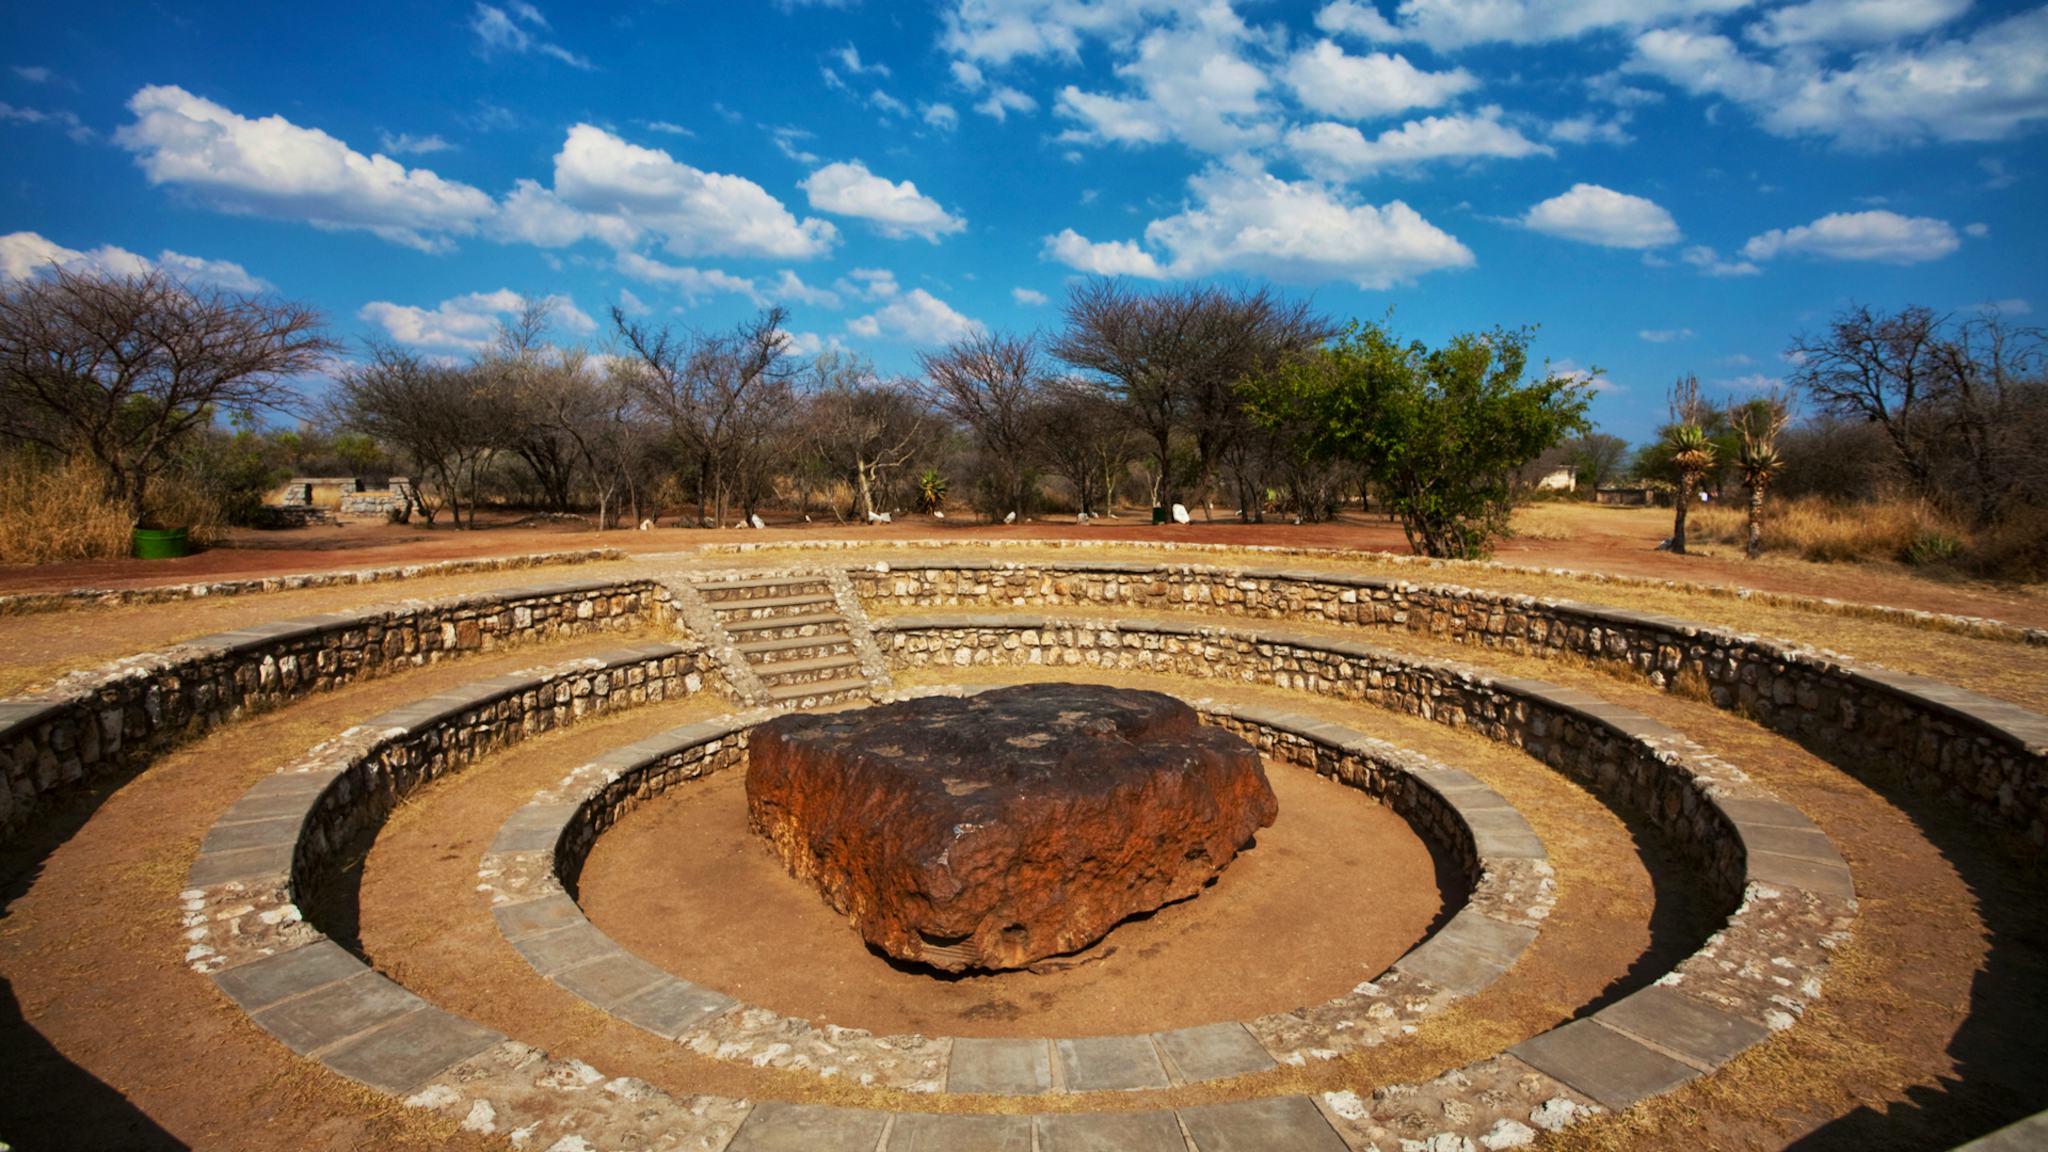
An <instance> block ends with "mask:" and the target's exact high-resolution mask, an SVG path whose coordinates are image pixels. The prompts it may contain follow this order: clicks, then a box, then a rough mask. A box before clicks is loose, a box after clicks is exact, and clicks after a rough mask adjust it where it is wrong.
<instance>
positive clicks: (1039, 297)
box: [1010, 288, 1046, 308]
mask: <svg viewBox="0 0 2048 1152" xmlns="http://www.w3.org/2000/svg"><path fill="white" fill-rule="evenodd" d="M1010 299H1012V300H1015V301H1016V302H1017V303H1019V304H1022V305H1024V306H1025V307H1027V308H1040V307H1043V306H1044V305H1045V304H1046V295H1045V293H1043V292H1040V291H1038V290H1037V289H1034V288H1012V289H1010Z"/></svg>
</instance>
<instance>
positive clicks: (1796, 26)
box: [1746, 0, 1971, 47]
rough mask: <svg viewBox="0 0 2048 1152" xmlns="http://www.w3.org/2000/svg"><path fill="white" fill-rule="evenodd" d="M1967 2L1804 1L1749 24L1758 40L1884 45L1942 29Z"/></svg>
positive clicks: (1778, 43) (1750, 34)
mask: <svg viewBox="0 0 2048 1152" xmlns="http://www.w3.org/2000/svg"><path fill="white" fill-rule="evenodd" d="M1970 2H1971V0H1807V2H1806V3H1804V4H1791V5H1787V6H1786V7H1783V8H1778V9H1775V10H1773V11H1772V12H1770V13H1769V14H1767V15H1766V16H1765V17H1764V18H1763V19H1762V20H1760V21H1758V22H1756V23H1755V24H1752V25H1750V26H1749V29H1748V31H1747V33H1746V34H1747V35H1748V37H1749V38H1750V39H1751V40H1754V41H1756V42H1757V43H1759V44H1770V45H1776V46H1780V47H1782V46H1784V45H1788V44H1820V43H1825V44H1884V43H1890V42H1892V41H1895V40H1898V39H1901V38H1903V37H1906V36H1916V35H1918V34H1920V33H1922V32H1929V31H1932V30H1934V29H1936V28H1939V27H1941V26H1942V25H1943V24H1946V23H1948V22H1949V21H1951V20H1954V19H1955V18H1956V17H1958V16H1961V15H1962V14H1963V13H1965V12H1967V11H1969V10H1970Z"/></svg>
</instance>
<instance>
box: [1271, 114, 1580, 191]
mask: <svg viewBox="0 0 2048 1152" xmlns="http://www.w3.org/2000/svg"><path fill="white" fill-rule="evenodd" d="M1500 114H1501V110H1500V109H1499V108H1498V107H1493V106H1488V107H1486V108H1482V109H1480V110H1479V112H1478V113H1477V114H1475V115H1464V114H1460V115H1455V116H1426V117H1424V118H1422V119H1420V120H1410V121H1408V122H1407V123H1405V124H1403V125H1401V126H1400V127H1399V128H1389V129H1387V130H1386V131H1384V132H1381V133H1380V134H1379V135H1378V136H1375V137H1372V138H1371V139H1368V138H1367V137H1366V135H1365V134H1364V133H1363V132H1360V131H1359V130H1358V129H1356V128H1354V127H1352V126H1351V125H1349V124H1339V123H1336V122H1335V121H1330V120H1325V121H1322V122H1321V123H1317V124H1309V125H1305V126H1303V127H1299V128H1295V129H1292V130H1290V131H1289V132H1288V133H1287V138H1286V143H1287V147H1288V149H1289V150H1290V151H1292V152H1293V153H1294V154H1295V156H1296V157H1298V158H1299V159H1300V160H1301V162H1302V163H1303V164H1305V165H1308V166H1309V167H1310V168H1311V169H1313V170H1315V171H1317V172H1319V173H1321V174H1322V175H1325V176H1328V177H1331V178H1350V177H1356V176H1362V175H1366V174H1369V173H1373V172H1380V171H1384V170H1386V169H1389V168H1408V167H1414V166H1417V165H1421V164H1425V163H1428V162H1430V161H1437V160H1480V159H1488V158H1493V159H1519V158H1521V157H1524V156H1549V155H1552V154H1554V152H1555V150H1554V149H1552V148H1551V147H1550V146H1549V145H1548V144H1539V143H1537V142H1536V141H1534V140H1531V139H1529V138H1528V137H1526V136H1524V135H1522V133H1521V132H1520V131H1518V130H1516V129H1514V128H1510V127H1509V126H1507V125H1506V124H1503V123H1501V122H1500Z"/></svg>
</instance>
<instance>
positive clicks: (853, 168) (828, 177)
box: [797, 160, 967, 242]
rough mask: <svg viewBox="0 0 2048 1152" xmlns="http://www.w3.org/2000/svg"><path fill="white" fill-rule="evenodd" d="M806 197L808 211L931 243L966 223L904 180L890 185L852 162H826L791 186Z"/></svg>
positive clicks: (884, 232) (861, 165)
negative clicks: (849, 218)
mask: <svg viewBox="0 0 2048 1152" xmlns="http://www.w3.org/2000/svg"><path fill="white" fill-rule="evenodd" d="M797 187H799V188H802V189H803V190H804V192H805V193H806V194H807V195H809V196H810V199H811V207H813V208H816V209H817V210H819V211H820V212H831V213H833V214H835V215H839V216H854V217H858V218H859V219H862V220H867V221H869V222H871V223H873V224H874V226H875V228H876V229H877V230H878V231H880V232H881V233H882V234H883V235H884V236H890V237H895V238H901V237H904V236H921V237H923V238H924V239H926V240H930V241H933V242H937V240H938V239H939V237H941V236H945V235H948V234H950V233H954V232H958V231H960V230H962V229H964V228H966V227H967V222H966V221H965V220H962V219H960V218H959V217H957V216H954V215H952V214H951V213H949V212H947V211H946V210H945V209H944V208H942V207H940V205H939V202H938V201H937V200H934V199H932V198H931V197H929V196H926V195H925V194H923V193H922V192H919V191H918V190H917V185H916V184H913V183H912V182H910V181H908V180H904V181H901V182H891V181H889V180H887V179H885V178H883V177H881V176H877V175H875V174H874V173H872V172H870V171H868V168H867V165H865V164H863V163H861V162H860V161H858V160H851V161H844V162H841V163H837V164H827V165H826V166H824V167H823V168H820V169H818V170H817V171H816V172H813V173H811V174H810V175H809V176H807V177H805V178H804V180H803V181H802V182H801V183H800V184H798V185H797Z"/></svg>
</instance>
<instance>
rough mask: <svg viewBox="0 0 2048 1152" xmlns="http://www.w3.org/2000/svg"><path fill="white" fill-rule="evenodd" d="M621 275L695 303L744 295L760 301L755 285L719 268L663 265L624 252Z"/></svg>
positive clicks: (620, 262)
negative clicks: (708, 297)
mask: <svg viewBox="0 0 2048 1152" xmlns="http://www.w3.org/2000/svg"><path fill="white" fill-rule="evenodd" d="M617 264H618V269H619V271H620V272H623V273H625V274H626V275H628V276H631V277H632V278H633V279H635V280H643V281H645V282H647V283H649V284H660V285H662V286H664V287H668V288H673V289H675V290H676V292H677V293H678V294H679V295H681V296H682V297H683V299H685V300H688V301H690V302H692V303H695V302H696V301H698V300H702V299H704V298H705V297H707V296H720V295H734V296H744V297H746V298H747V299H749V300H753V301H755V302H757V303H758V302H759V301H760V300H761V292H760V290H759V289H757V288H756V287H754V282H753V281H752V280H749V279H747V278H746V277H744V276H734V275H733V274H731V273H730V272H721V271H719V270H718V269H716V268H691V267H687V266H682V265H676V264H663V263H662V262H661V261H659V260H650V259H648V258H647V257H645V256H642V255H640V254H639V253H638V252H621V253H619V258H618V261H617Z"/></svg>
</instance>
